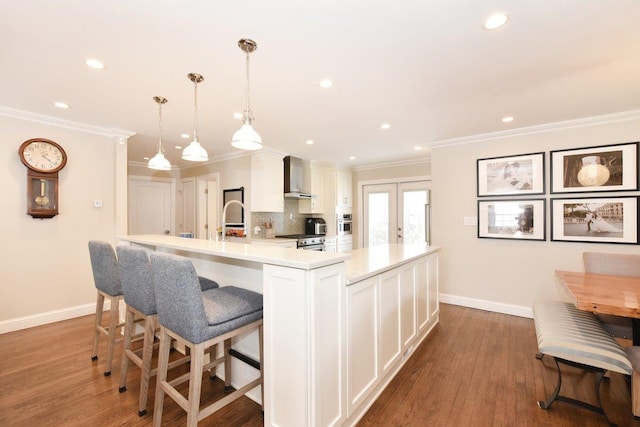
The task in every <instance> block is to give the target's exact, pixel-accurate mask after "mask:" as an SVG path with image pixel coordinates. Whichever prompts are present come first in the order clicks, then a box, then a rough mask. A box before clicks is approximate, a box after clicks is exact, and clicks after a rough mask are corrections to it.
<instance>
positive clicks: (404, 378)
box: [0, 304, 640, 427]
mask: <svg viewBox="0 0 640 427" xmlns="http://www.w3.org/2000/svg"><path fill="white" fill-rule="evenodd" d="M105 317H107V316H105ZM92 323H93V316H85V317H81V318H77V319H72V320H67V321H63V322H58V323H55V324H50V325H45V326H40V327H37V328H31V329H28V330H23V331H17V332H12V333H8V334H3V335H0V426H45V425H46V426H148V425H151V422H152V418H153V398H154V394H155V393H154V391H153V390H151V391H150V396H149V404H148V412H149V414H148V415H146V416H145V417H142V418H140V417H138V415H137V397H138V387H139V379H140V375H139V370H138V368H137V367H135V366H133V367H132V368H130V371H129V379H128V383H127V388H128V391H126V392H125V393H119V392H118V384H119V373H120V363H119V361H120V354H121V351H120V348H121V344H119V345H118V346H117V347H116V349H117V350H116V353H115V355H114V366H113V369H112V375H111V376H110V377H104V376H103V370H104V354H105V349H106V345H105V344H106V343H105V342H104V341H105V340H104V339H101V344H100V352H99V355H100V356H101V357H100V359H99V360H98V362H92V361H91V359H90V353H91V339H92V335H91V329H92ZM536 351H537V345H536V338H535V331H534V326H533V321H532V320H531V319H524V318H519V317H513V316H507V315H503V314H497V313H490V312H486V311H480V310H474V309H469V308H463V307H457V306H452V305H444V304H443V305H442V306H441V314H440V324H439V325H438V326H437V327H436V328H435V329H434V330H433V332H432V333H431V335H430V336H429V337H428V338H427V339H426V340H425V341H424V342H423V344H422V345H421V346H420V347H419V348H417V349H416V350H415V351H414V353H413V355H412V356H411V358H410V359H409V360H408V361H407V363H406V365H405V366H404V367H403V369H402V370H401V371H400V373H399V374H398V376H397V377H396V378H395V379H394V380H393V381H392V382H391V383H390V384H389V386H388V387H387V389H386V390H385V391H384V392H383V393H382V395H381V396H380V397H379V399H378V400H377V401H376V403H374V405H373V406H372V407H371V408H370V409H369V411H368V412H367V413H366V414H365V416H364V417H363V418H362V420H361V421H360V423H359V424H358V426H359V427H367V426H482V427H485V426H554V427H556V426H558V427H563V426H567V427H568V426H581V427H591V426H594V427H595V426H606V425H607V424H606V422H605V421H604V418H603V417H602V416H601V415H598V414H595V413H592V412H589V411H587V410H585V409H581V408H578V407H575V406H572V405H568V404H566V403H561V402H556V403H554V404H553V405H552V407H551V409H550V410H542V409H540V408H538V406H537V404H536V401H537V400H539V399H543V398H544V397H545V396H546V394H547V393H550V392H551V390H552V389H553V387H554V385H555V372H554V369H555V368H554V367H553V362H552V361H551V360H548V359H549V358H545V361H544V362H540V361H539V360H537V359H535V357H534V354H535V353H536ZM564 372H565V373H566V376H563V378H564V379H565V381H564V382H563V394H567V395H570V396H576V397H578V398H581V399H587V400H589V401H591V402H594V401H595V396H594V392H593V376H592V374H584V373H582V372H581V371H578V370H575V369H572V368H566V369H564ZM151 384H152V386H155V380H154V379H152V381H151ZM221 393H222V385H221V383H220V382H219V381H215V382H210V381H205V385H204V386H203V396H208V397H211V396H216V395H219V394H221ZM601 394H602V400H603V404H604V406H605V408H606V410H607V412H608V413H609V416H610V418H611V420H612V421H613V422H616V423H618V425H619V426H621V427H624V426H640V422H638V421H635V420H634V418H633V416H632V415H631V406H630V405H631V403H630V392H629V387H628V384H627V382H626V381H625V379H624V377H623V376H622V375H619V374H616V373H612V374H611V381H610V383H609V384H603V386H602V390H601ZM594 403H595V402H594ZM185 423H186V416H185V414H184V412H183V411H182V410H181V409H180V408H179V407H178V406H177V405H176V404H175V403H174V402H173V401H172V400H171V399H170V398H165V405H164V418H163V425H165V426H176V425H184V424H185ZM262 424H263V419H262V415H261V411H260V407H259V406H258V405H257V404H256V403H254V402H253V401H251V400H249V399H248V398H241V399H239V400H238V401H236V402H234V403H233V404H231V405H229V406H228V407H226V408H225V409H223V410H222V411H220V412H218V413H216V414H214V415H213V416H211V417H209V418H207V419H205V420H203V421H202V422H201V423H200V424H199V425H200V426H214V425H215V426H229V427H235V426H261V425H262ZM294 427H298V426H294Z"/></svg>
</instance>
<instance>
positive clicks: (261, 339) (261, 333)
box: [258, 324, 264, 411]
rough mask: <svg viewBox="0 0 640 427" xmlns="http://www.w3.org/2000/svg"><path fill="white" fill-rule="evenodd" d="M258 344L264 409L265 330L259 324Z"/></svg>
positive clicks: (261, 396)
mask: <svg viewBox="0 0 640 427" xmlns="http://www.w3.org/2000/svg"><path fill="white" fill-rule="evenodd" d="M258 345H259V346H260V402H261V406H262V410H263V411H264V330H263V329H262V324H261V325H260V326H258Z"/></svg>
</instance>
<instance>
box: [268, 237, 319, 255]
mask: <svg viewBox="0 0 640 427" xmlns="http://www.w3.org/2000/svg"><path fill="white" fill-rule="evenodd" d="M276 237H282V238H285V239H296V240H297V241H298V249H304V250H308V251H324V234H284V235H280V236H276Z"/></svg>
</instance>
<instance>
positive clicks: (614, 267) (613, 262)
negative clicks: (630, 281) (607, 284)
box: [582, 252, 640, 277]
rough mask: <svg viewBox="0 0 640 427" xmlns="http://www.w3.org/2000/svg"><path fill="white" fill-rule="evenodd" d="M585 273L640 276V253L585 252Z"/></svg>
mask: <svg viewBox="0 0 640 427" xmlns="http://www.w3.org/2000/svg"><path fill="white" fill-rule="evenodd" d="M582 260H583V261H584V271H585V273H593V274H611V275H617V276H629V277H640V255H636V254H612V253H606V252H583V253H582Z"/></svg>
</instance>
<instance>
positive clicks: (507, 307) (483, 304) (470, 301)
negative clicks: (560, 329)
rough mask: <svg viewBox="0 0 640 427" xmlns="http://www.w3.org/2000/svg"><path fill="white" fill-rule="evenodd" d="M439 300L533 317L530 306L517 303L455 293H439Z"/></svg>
mask: <svg viewBox="0 0 640 427" xmlns="http://www.w3.org/2000/svg"><path fill="white" fill-rule="evenodd" d="M440 302H442V303H445V304H453V305H460V306H463V307H469V308H477V309H480V310H486V311H493V312H495V313H502V314H509V315H511V316H519V317H528V318H530V319H533V311H532V309H531V307H523V306H519V305H511V304H503V303H499V302H493V301H486V300H480V299H475V298H467V297H461V296H457V295H448V294H440Z"/></svg>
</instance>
